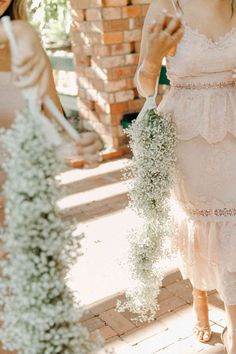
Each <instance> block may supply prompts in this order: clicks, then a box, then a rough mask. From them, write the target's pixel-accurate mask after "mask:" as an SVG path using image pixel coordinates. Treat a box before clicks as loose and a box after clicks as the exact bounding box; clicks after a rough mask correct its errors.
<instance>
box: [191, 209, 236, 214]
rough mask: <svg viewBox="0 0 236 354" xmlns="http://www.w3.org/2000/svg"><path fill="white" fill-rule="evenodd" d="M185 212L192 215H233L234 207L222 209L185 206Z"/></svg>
mask: <svg viewBox="0 0 236 354" xmlns="http://www.w3.org/2000/svg"><path fill="white" fill-rule="evenodd" d="M185 210H186V212H187V213H188V214H190V215H192V216H234V215H236V208H233V209H230V208H223V209H190V208H186V209H185Z"/></svg>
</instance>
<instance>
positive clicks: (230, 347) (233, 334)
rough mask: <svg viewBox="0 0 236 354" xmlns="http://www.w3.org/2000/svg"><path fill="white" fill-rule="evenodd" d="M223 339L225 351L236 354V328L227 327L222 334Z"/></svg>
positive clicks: (228, 353)
mask: <svg viewBox="0 0 236 354" xmlns="http://www.w3.org/2000/svg"><path fill="white" fill-rule="evenodd" d="M221 340H222V343H223V344H224V346H225V353H227V354H236V329H228V328H227V327H225V328H224V330H223V332H222V335H221Z"/></svg>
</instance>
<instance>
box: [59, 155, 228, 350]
mask: <svg viewBox="0 0 236 354" xmlns="http://www.w3.org/2000/svg"><path fill="white" fill-rule="evenodd" d="M124 161H125V159H120V160H117V161H112V162H107V163H105V164H103V165H102V166H100V167H99V168H96V169H94V170H85V171H82V170H70V171H68V172H67V173H65V174H63V176H62V177H61V181H62V184H63V185H65V188H66V192H67V197H65V198H63V199H62V200H61V201H60V203H59V206H60V207H61V209H62V210H63V211H64V213H65V217H66V218H71V217H72V216H73V217H75V218H76V219H77V220H78V221H79V222H80V223H79V224H78V228H81V229H82V230H85V231H86V232H87V233H88V236H87V238H85V241H84V244H82V245H83V246H84V247H85V250H87V255H86V254H85V255H84V256H82V257H80V258H81V260H79V261H78V265H77V268H76V266H75V271H74V273H73V272H72V275H71V284H72V286H73V287H74V288H75V289H78V290H79V291H80V293H81V296H82V299H83V302H84V303H86V307H87V313H86V314H85V315H84V316H83V318H82V319H81V321H82V323H83V324H84V325H85V326H86V327H87V328H88V329H89V331H90V332H91V335H94V333H95V331H96V330H99V331H100V333H101V334H102V336H103V337H104V338H105V340H106V347H105V349H104V350H101V351H100V353H99V354H103V353H105V352H110V351H112V350H113V351H114V352H115V353H117V354H129V353H133V354H193V353H212V354H213V353H215V354H221V353H223V345H222V343H221V340H220V333H221V332H222V330H223V327H224V325H225V314H224V308H223V303H222V301H221V299H220V298H219V297H218V295H217V293H216V292H214V291H212V292H210V294H209V304H210V320H211V326H212V330H213V337H212V340H211V341H210V342H209V343H208V344H202V343H200V342H198V341H197V340H196V338H195V337H194V335H193V334H192V327H193V324H194V316H193V312H192V306H191V305H192V296H191V284H190V283H189V282H188V281H186V280H183V279H182V278H181V275H180V273H179V271H178V270H177V269H176V268H175V267H174V268H173V267H170V268H169V271H168V273H167V274H166V277H165V279H164V281H163V288H162V290H161V294H160V296H159V302H160V310H159V311H158V314H157V319H156V320H155V321H153V322H151V323H144V324H141V323H140V324H138V325H135V324H134V323H133V322H132V320H131V318H132V314H130V313H129V312H125V313H118V312H117V311H115V304H116V300H117V299H118V298H120V299H122V298H123V297H124V293H123V287H124V284H125V282H124V283H122V281H123V280H124V278H125V275H124V273H123V277H121V276H120V275H119V274H120V273H119V272H121V271H120V270H119V269H118V268H116V264H115V262H113V261H114V255H115V254H116V253H115V252H117V253H119V252H120V248H119V242H120V243H122V242H123V245H122V248H123V249H124V248H126V247H125V245H126V244H125V241H124V240H125V237H123V236H122V237H123V238H122V237H121V235H123V234H124V232H125V227H124V224H126V223H127V220H130V214H129V211H128V210H126V209H125V208H126V206H127V195H126V187H125V186H124V184H123V183H122V182H120V178H121V176H122V173H121V169H122V168H123V166H124ZM134 220H135V219H134ZM127 227H128V226H127ZM117 228H118V229H119V230H120V231H119V233H116V232H118V231H117V230H116V229H117ZM117 235H118V236H120V238H119V237H118V236H117ZM105 243H107V249H105V250H103V251H102V247H103V244H105ZM99 247H100V248H99ZM89 252H91V253H89ZM96 252H97V253H96ZM99 252H101V253H100V256H99V257H100V258H99V260H97V258H96V257H98V256H97V254H98V253H99ZM104 252H105V253H104ZM112 252H113V253H112ZM85 253H86V252H85ZM120 254H121V253H120ZM83 257H84V258H83ZM86 257H87V258H86ZM91 258H92V259H91ZM96 262H97V264H96ZM112 267H114V269H113V268H112ZM109 268H111V271H113V272H116V273H115V274H113V273H112V275H111V276H110V278H109V275H107V274H108V273H106V272H108V270H109ZM100 272H101V273H102V275H101V274H100ZM94 273H95V274H94ZM121 274H122V273H121ZM91 277H93V279H91ZM106 277H107V278H106ZM119 282H121V285H119ZM117 284H118V285H117ZM116 285H117V287H116ZM104 289H105V290H104ZM105 294H106V296H105Z"/></svg>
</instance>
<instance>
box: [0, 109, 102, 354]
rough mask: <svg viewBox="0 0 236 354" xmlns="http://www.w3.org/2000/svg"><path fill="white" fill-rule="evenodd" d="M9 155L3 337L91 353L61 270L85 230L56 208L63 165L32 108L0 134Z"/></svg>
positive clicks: (28, 349)
mask: <svg viewBox="0 0 236 354" xmlns="http://www.w3.org/2000/svg"><path fill="white" fill-rule="evenodd" d="M1 142H2V143H3V145H4V147H5V149H6V151H7V153H8V159H7V160H6V163H5V166H4V169H5V171H6V174H7V182H6V184H5V187H4V197H5V200H6V218H5V225H4V228H3V229H2V231H1V235H0V239H1V242H2V247H4V251H5V257H3V258H1V260H0V265H1V268H0V275H1V279H0V284H1V285H0V301H1V302H0V305H1V313H0V320H1V321H2V325H1V328H0V340H1V342H2V344H3V346H4V348H6V349H8V350H17V352H18V353H19V354H88V353H89V354H91V353H97V350H98V348H100V347H101V346H102V340H101V337H97V338H95V340H93V341H92V339H91V338H90V336H89V332H88V330H87V329H86V328H85V327H83V326H81V324H80V322H79V321H80V318H81V316H82V314H83V312H84V308H83V307H82V306H81V305H80V304H79V303H76V302H75V299H74V296H73V293H72V292H71V291H70V289H69V288H68V287H67V284H66V280H65V277H66V274H67V273H68V270H69V268H70V266H71V265H72V264H73V263H74V261H75V260H77V258H78V256H79V255H80V254H81V245H80V240H81V237H82V235H78V236H76V235H73V234H72V232H73V229H74V227H73V226H71V225H69V224H68V223H65V222H64V221H63V220H62V219H61V217H60V215H59V213H58V210H57V208H56V203H57V200H58V197H59V188H58V185H57V182H56V180H55V176H56V174H57V173H58V172H59V171H60V170H61V167H62V162H61V161H60V160H59V157H58V154H57V149H56V147H55V145H53V144H51V143H50V142H49V140H48V139H47V138H46V136H45V134H44V131H43V129H42V126H41V123H40V120H37V119H35V117H34V116H32V114H31V112H30V110H29V109H27V108H26V109H25V111H23V112H21V113H19V114H18V115H17V117H16V120H15V123H14V124H13V126H12V128H11V129H9V130H6V131H3V132H2V134H1Z"/></svg>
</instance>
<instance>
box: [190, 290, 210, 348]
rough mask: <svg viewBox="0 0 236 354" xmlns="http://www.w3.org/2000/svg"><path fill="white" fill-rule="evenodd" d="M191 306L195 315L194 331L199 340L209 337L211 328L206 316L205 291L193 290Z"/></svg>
mask: <svg viewBox="0 0 236 354" xmlns="http://www.w3.org/2000/svg"><path fill="white" fill-rule="evenodd" d="M193 308H194V311H195V314H196V317H197V323H196V325H195V326H194V329H193V331H194V333H195V334H196V336H197V338H198V340H199V341H200V342H203V343H205V342H208V341H209V340H210V339H211V328H210V323H209V317H208V296H207V292H206V291H201V290H197V289H194V290H193Z"/></svg>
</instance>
